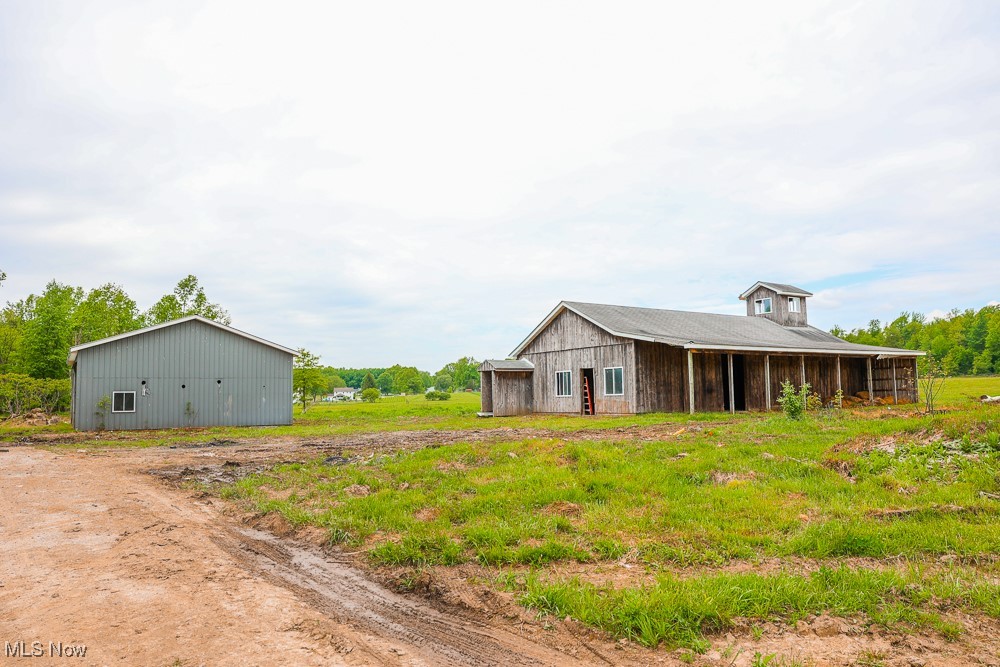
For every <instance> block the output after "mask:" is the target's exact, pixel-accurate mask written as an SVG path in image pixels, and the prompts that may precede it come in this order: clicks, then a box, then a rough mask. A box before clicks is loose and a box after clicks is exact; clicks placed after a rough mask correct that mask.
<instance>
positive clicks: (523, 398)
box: [479, 282, 923, 416]
mask: <svg viewBox="0 0 1000 667" xmlns="http://www.w3.org/2000/svg"><path fill="white" fill-rule="evenodd" d="M811 296H812V294H811V293H809V292H807V291H805V290H803V289H800V288H798V287H794V286H792V285H783V284H780V283H769V282H757V283H755V284H754V285H753V286H752V287H750V289H748V290H746V291H745V292H743V294H741V295H740V299H742V300H744V301H746V303H747V316H746V317H744V316H739V315H717V314H713V313H694V312H685V311H677V310H659V309H654V308H635V307H629V306H612V305H601V304H592V303H579V302H574V301H563V302H561V303H560V304H559V305H558V306H556V307H555V309H553V310H552V312H551V313H549V315H548V316H547V317H546V318H545V319H544V320H542V322H541V323H540V324H539V325H538V326H537V327H535V329H534V330H533V331H532V332H531V333H530V334H529V335H528V337H527V338H525V339H524V340H523V341H522V342H521V344H520V345H518V346H517V347H516V348H515V349H514V351H513V352H511V355H510V356H511V357H512V358H511V359H505V360H487V361H485V362H483V363H482V365H480V367H479V372H480V374H481V377H482V411H483V413H485V414H493V415H496V416H505V415H516V414H527V413H532V412H540V413H579V414H633V413H640V412H692V413H693V412H695V411H729V412H735V411H737V410H767V409H771V408H772V407H775V406H776V399H777V398H778V396H779V394H780V391H781V383H782V382H783V381H785V380H787V381H789V382H792V383H793V384H794V385H795V386H797V387H798V386H801V385H802V384H803V383H808V384H809V385H810V386H811V387H812V391H814V392H816V393H817V394H819V395H820V396H821V398H822V399H823V400H824V401H829V400H831V399H832V398H833V397H834V396H835V394H836V393H837V391H838V390H841V391H842V392H843V394H844V395H845V396H852V395H859V394H860V395H861V396H862V397H865V398H870V399H882V400H883V401H890V402H900V403H902V402H912V401H916V400H917V399H918V397H917V382H916V381H917V367H916V358H917V357H918V356H921V355H923V352H917V351H914V350H903V349H897V348H888V347H876V346H871V345H857V344H854V343H848V342H847V341H844V340H841V339H840V338H837V337H835V336H833V335H831V334H829V333H827V332H825V331H822V330H820V329H817V328H815V327H811V326H809V324H808V320H807V307H806V301H807V299H808V298H809V297H811Z"/></svg>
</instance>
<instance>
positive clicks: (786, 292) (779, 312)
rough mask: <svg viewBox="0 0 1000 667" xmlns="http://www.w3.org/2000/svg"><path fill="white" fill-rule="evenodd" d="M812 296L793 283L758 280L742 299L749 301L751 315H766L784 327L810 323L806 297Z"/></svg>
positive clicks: (748, 309) (742, 295)
mask: <svg viewBox="0 0 1000 667" xmlns="http://www.w3.org/2000/svg"><path fill="white" fill-rule="evenodd" d="M811 296H812V294H811V293H810V292H807V291H805V290H804V289H799V288H798V287H795V286H793V285H782V284H781V283H765V282H763V281H758V282H756V283H754V285H753V287H751V288H750V289H748V290H747V291H745V292H743V294H740V299H741V300H743V301H746V302H747V315H749V316H750V317H766V318H767V319H769V320H771V321H772V322H777V323H778V324H780V325H781V326H783V327H804V326H806V325H808V324H809V321H808V319H807V318H806V299H807V298H808V297H811Z"/></svg>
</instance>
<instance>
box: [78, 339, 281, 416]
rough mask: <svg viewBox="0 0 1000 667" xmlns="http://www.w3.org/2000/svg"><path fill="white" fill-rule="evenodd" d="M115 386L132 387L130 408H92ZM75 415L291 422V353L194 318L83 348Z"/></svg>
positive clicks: (80, 357)
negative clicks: (114, 410) (125, 410)
mask: <svg viewBox="0 0 1000 667" xmlns="http://www.w3.org/2000/svg"><path fill="white" fill-rule="evenodd" d="M143 380H145V381H146V385H145V386H146V388H147V392H148V394H147V395H145V396H144V395H143V385H142V381H143ZM114 391H134V392H136V395H135V412H134V413H112V412H111V410H110V408H109V409H108V411H107V414H106V416H104V417H102V416H100V415H99V414H97V404H98V402H99V401H100V400H101V398H102V397H103V396H108V397H109V398H110V397H111V395H112V392H114ZM72 415H73V426H74V428H76V429H78V430H85V431H88V430H94V429H97V428H99V427H100V426H101V422H102V421H103V426H104V428H107V429H145V428H172V427H183V426H222V425H232V426H253V425H276V424H291V423H292V355H290V354H288V353H286V352H282V351H280V350H277V349H274V348H272V347H269V346H267V345H263V344H261V343H258V342H255V341H252V340H250V339H248V338H244V337H243V336H240V335H238V334H235V333H231V332H228V331H225V330H223V329H219V328H217V327H214V326H211V325H209V324H205V323H203V322H198V321H190V322H184V323H181V324H177V325H174V326H169V327H164V328H162V329H157V330H155V331H150V332H148V333H144V334H139V335H136V336H131V337H128V338H124V339H121V340H118V341H113V342H110V343H106V344H104V345H98V346H96V347H91V348H86V349H83V350H80V351H79V352H78V354H77V359H76V366H75V368H74V371H73V406H72Z"/></svg>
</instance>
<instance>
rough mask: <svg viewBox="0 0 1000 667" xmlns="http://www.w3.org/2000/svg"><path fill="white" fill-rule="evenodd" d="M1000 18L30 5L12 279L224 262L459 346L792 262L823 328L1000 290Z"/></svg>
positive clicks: (501, 341) (5, 201)
mask: <svg viewBox="0 0 1000 667" xmlns="http://www.w3.org/2000/svg"><path fill="white" fill-rule="evenodd" d="M993 13H994V12H993V10H992V9H990V8H989V7H983V6H979V5H961V6H958V7H955V6H953V5H947V6H944V5H940V4H938V3H905V4H902V3H901V4H892V3H887V4H880V5H870V4H862V3H857V4H849V5H844V4H843V3H834V2H830V3H825V2H816V3H810V2H798V1H795V2H791V1H790V2H780V3H774V4H773V5H770V6H769V7H768V9H767V11H762V10H761V8H760V7H759V6H757V5H753V4H750V3H730V4H727V5H725V6H722V7H720V6H718V5H705V6H702V5H676V4H669V3H635V4H628V5H616V6H614V7H612V6H611V5H608V4H605V3H576V4H574V5H572V6H571V7H570V6H566V5H561V4H549V3H508V4H505V5H503V7H489V6H486V5H474V4H469V3H416V4H415V3H395V4H389V5H382V4H380V5H372V4H366V3H311V2H290V3H285V4H283V5H282V6H281V7H280V8H278V7H277V6H276V5H273V4H269V3H254V2H249V3H248V2H240V3H235V2H207V3H198V4H193V5H185V4H175V5H169V6H167V5H162V4H158V3H124V2H123V3H108V4H101V5H77V4H76V3H67V4H62V5H59V4H49V3H45V4H44V5H40V4H38V5H36V4H32V5H30V6H27V5H26V6H24V7H22V8H20V9H19V10H18V12H16V13H12V15H11V16H9V17H8V19H9V20H7V21H5V26H4V27H0V49H2V53H3V54H4V55H5V56H6V57H7V58H8V59H7V61H6V62H8V63H10V65H9V66H5V68H4V71H3V73H2V74H0V94H2V95H3V99H4V100H5V101H7V102H8V103H6V104H5V105H3V107H2V108H0V127H4V128H8V129H9V131H4V132H0V227H2V230H0V231H2V233H3V238H4V239H5V240H6V241H7V243H6V244H5V246H6V247H2V248H0V263H2V265H3V267H4V269H5V270H6V271H7V273H8V275H9V280H8V281H7V283H5V286H4V291H5V292H6V293H7V294H6V296H7V297H8V298H19V296H23V295H24V294H26V293H28V292H29V291H37V290H39V289H41V287H42V285H44V283H45V282H46V281H47V280H49V279H51V278H57V279H59V280H62V281H65V282H73V283H76V284H82V285H85V286H94V285H97V284H100V283H103V282H107V281H108V280H115V281H118V282H121V283H123V284H124V285H125V287H126V289H128V290H129V291H130V292H132V293H133V294H135V295H136V296H137V297H138V298H139V299H140V301H144V302H145V303H150V302H152V300H154V299H155V298H156V297H158V296H159V295H160V294H162V293H163V292H165V291H167V290H169V289H170V287H171V286H172V285H173V283H174V282H176V280H177V279H178V278H180V277H182V276H183V275H186V274H187V273H194V274H196V275H198V276H199V277H200V278H201V279H202V282H203V283H204V284H205V285H206V287H207V288H208V291H209V295H210V296H211V297H212V298H213V299H215V300H218V301H220V302H222V303H223V304H224V305H225V306H227V307H228V308H229V309H230V310H231V311H233V315H234V321H235V323H236V324H237V325H238V326H240V327H242V328H244V329H247V330H250V331H254V332H255V333H260V335H265V336H266V337H269V338H272V339H274V340H276V341H278V342H282V343H283V344H286V345H292V346H299V345H305V346H306V347H309V348H311V349H314V350H315V351H318V352H320V353H322V354H323V355H324V358H325V360H327V361H329V362H331V363H348V364H391V363H394V362H395V361H407V362H412V363H418V364H421V365H423V366H425V367H427V368H431V369H434V368H437V367H439V366H440V365H442V364H443V363H444V362H445V361H448V360H449V359H450V358H452V357H457V356H458V355H459V354H467V353H472V354H477V355H481V356H482V355H497V354H505V353H506V352H508V351H509V350H510V349H511V348H512V347H513V346H514V345H515V344H516V343H517V342H518V341H519V340H520V338H521V337H522V336H523V335H524V333H526V331H527V330H529V329H530V328H531V327H532V326H533V325H534V323H535V322H536V321H537V320H539V319H540V318H541V317H543V316H544V315H545V314H546V313H547V312H548V310H549V309H550V308H551V307H552V306H553V305H554V304H555V303H556V302H557V301H558V300H559V299H562V298H572V299H580V300H590V301H605V302H618V303H632V304H639V305H649V306H663V307H673V308H689V309H697V310H715V311H724V312H736V313H738V312H742V304H741V303H740V302H738V301H737V300H736V295H738V294H739V292H740V291H741V290H742V289H744V288H745V287H746V286H747V285H748V284H750V283H752V282H753V281H754V280H757V279H772V280H781V281H785V282H796V283H801V284H802V285H803V286H804V287H807V288H813V289H814V291H816V293H817V294H816V297H815V299H814V301H813V303H812V304H811V306H812V307H811V309H810V318H811V319H812V320H813V321H814V322H815V323H817V324H820V325H822V326H830V325H832V324H833V323H835V322H836V323H840V324H842V325H844V326H859V325H861V324H863V323H865V322H867V321H868V320H869V319H871V318H873V317H879V318H881V319H886V318H891V317H894V316H895V314H897V313H898V312H899V311H900V310H925V311H927V312H934V311H935V310H943V311H946V310H948V309H950V308H952V307H956V306H957V307H970V306H975V305H977V304H981V303H984V302H985V301H986V300H987V299H989V298H992V297H995V295H996V292H997V278H996V271H995V269H994V265H993V264H994V262H993V257H992V256H993V254H995V248H996V247H998V245H1000V243H998V242H1000V232H998V231H996V230H997V226H996V218H995V213H996V211H997V210H1000V207H998V204H1000V194H998V193H1000V188H998V187H997V186H998V185H1000V169H998V167H997V164H996V160H995V159H994V156H995V155H996V154H997V151H998V149H1000V132H997V131H996V129H995V118H996V117H997V113H998V112H1000V95H998V94H997V93H996V91H997V83H998V79H1000V75H998V72H1000V67H998V65H1000V44H998V41H997V34H996V32H995V30H994V29H993V28H991V26H992V25H995V22H994V21H992V20H991V19H993V18H996V17H995V16H993ZM8 253H9V254H8ZM850 276H861V278H860V279H859V280H858V281H857V282H854V283H852V280H851V278H850Z"/></svg>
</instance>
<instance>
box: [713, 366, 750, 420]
mask: <svg viewBox="0 0 1000 667" xmlns="http://www.w3.org/2000/svg"><path fill="white" fill-rule="evenodd" d="M730 357H732V359H733V396H732V397H730V396H729V358H730ZM719 361H720V362H721V364H722V397H723V406H724V409H725V410H726V411H728V410H729V409H730V400H732V401H733V403H732V408H733V409H734V410H746V409H747V392H746V359H745V357H744V356H743V355H742V354H722V355H719Z"/></svg>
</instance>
